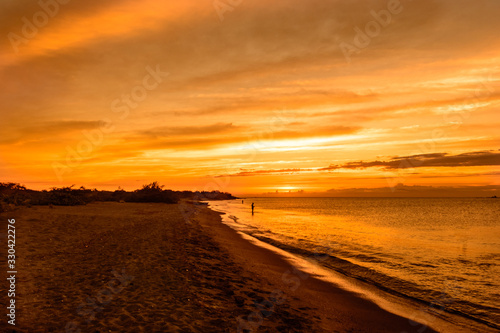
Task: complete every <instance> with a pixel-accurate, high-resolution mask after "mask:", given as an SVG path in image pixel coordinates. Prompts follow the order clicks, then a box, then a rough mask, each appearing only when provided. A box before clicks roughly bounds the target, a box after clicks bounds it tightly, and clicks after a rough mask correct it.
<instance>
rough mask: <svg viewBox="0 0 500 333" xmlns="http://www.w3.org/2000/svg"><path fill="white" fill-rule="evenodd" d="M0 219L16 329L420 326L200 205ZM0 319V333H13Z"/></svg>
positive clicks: (85, 209) (24, 213)
mask: <svg viewBox="0 0 500 333" xmlns="http://www.w3.org/2000/svg"><path fill="white" fill-rule="evenodd" d="M0 217H1V224H0V225H1V228H2V230H6V229H7V227H6V222H7V221H6V219H7V218H15V219H16V237H17V238H16V254H17V270H18V274H17V281H16V285H17V287H16V288H17V290H16V291H17V292H16V310H17V313H16V327H15V328H14V329H15V331H16V332H238V331H240V332H244V331H245V329H247V330H248V331H254V332H403V331H406V332H417V331H420V332H432V330H431V329H430V328H428V327H423V326H422V325H419V324H416V323H414V322H411V321H410V320H408V319H406V318H403V317H399V316H396V315H394V314H391V313H389V312H387V311H385V310H382V309H381V308H379V307H378V306H377V305H375V304H374V303H372V302H370V301H368V300H365V299H363V298H361V297H359V296H357V295H356V294H354V293H351V292H348V291H346V290H343V289H341V288H339V287H336V286H334V285H332V284H329V283H326V282H322V281H320V280H317V279H315V278H314V277H311V276H308V275H307V274H305V273H303V272H300V271H296V270H295V271H294V269H293V267H291V266H290V264H289V263H288V262H287V261H285V260H284V259H283V258H282V257H280V256H279V255H277V254H275V253H273V252H271V251H269V250H267V249H263V248H260V247H257V246H255V245H253V244H251V243H250V242H248V241H246V240H244V239H242V238H241V237H240V236H239V235H238V234H237V233H236V232H235V231H233V230H232V229H230V228H229V227H227V226H225V225H223V224H222V223H221V222H220V216H219V214H218V213H215V212H213V211H211V210H209V209H208V208H206V207H204V206H198V205H191V204H178V205H168V204H147V203H145V204H131V203H127V204H123V203H93V204H89V205H87V206H73V207H54V208H49V207H32V208H21V209H18V210H16V211H14V212H9V213H2V214H0ZM4 240H5V237H3V238H2V243H4ZM2 268H3V269H2V270H3V271H4V272H5V271H6V267H5V262H4V263H3V265H2ZM4 274H5V273H4ZM5 286H6V284H3V285H2V290H1V291H0V292H1V298H0V299H1V300H2V305H3V304H6V302H7V297H6V294H7V292H6V290H5ZM3 317H4V318H3V320H2V321H1V323H0V331H2V332H9V331H10V332H11V331H13V326H11V325H7V324H6V320H5V317H6V316H5V314H4V315H3ZM423 328H425V330H423Z"/></svg>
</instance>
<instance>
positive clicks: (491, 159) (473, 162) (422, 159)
mask: <svg viewBox="0 0 500 333" xmlns="http://www.w3.org/2000/svg"><path fill="white" fill-rule="evenodd" d="M497 165H500V153H499V152H498V151H478V152H469V153H463V154H459V155H449V154H448V153H434V154H419V155H411V156H401V157H393V158H391V159H390V160H388V161H369V162H363V161H359V162H349V163H345V164H341V165H334V164H332V165H330V166H328V167H326V168H321V169H320V170H321V171H334V170H338V169H366V168H383V169H411V168H424V167H425V168H430V167H472V166H497Z"/></svg>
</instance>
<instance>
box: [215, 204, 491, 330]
mask: <svg viewBox="0 0 500 333" xmlns="http://www.w3.org/2000/svg"><path fill="white" fill-rule="evenodd" d="M252 202H254V203H255V207H256V208H255V214H254V215H252V214H251V208H250V204H251V203H252ZM210 206H211V208H213V209H215V210H218V211H222V212H225V213H226V215H224V216H223V219H224V221H225V222H226V223H228V224H230V225H231V226H232V227H234V228H235V229H237V230H239V231H242V232H244V233H247V234H249V235H251V236H253V237H256V238H258V239H260V240H262V241H265V242H267V243H270V244H272V245H275V246H277V247H280V248H282V249H284V250H286V251H289V252H292V253H296V254H302V255H312V254H318V253H320V254H326V255H328V256H324V258H327V259H326V260H322V261H321V264H322V265H323V266H325V267H327V268H329V269H332V270H335V271H337V272H341V273H342V274H345V275H347V276H350V277H354V278H356V279H360V280H363V281H365V282H368V283H370V284H372V285H374V286H377V287H378V288H380V289H383V290H385V291H388V292H390V293H392V294H395V295H399V296H403V297H406V298H411V299H413V300H416V301H421V302H423V303H427V304H433V306H434V307H436V308H443V309H444V310H446V311H448V312H451V313H455V314H459V315H461V316H464V317H467V318H470V319H472V320H475V321H478V322H482V323H485V324H488V325H489V326H491V327H494V328H500V279H499V278H498V276H499V273H500V222H499V216H500V200H495V199H489V198H411V199H407V198H247V199H246V200H245V203H244V204H242V203H241V200H233V201H219V202H217V201H212V202H210Z"/></svg>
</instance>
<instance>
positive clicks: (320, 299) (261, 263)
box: [200, 208, 435, 332]
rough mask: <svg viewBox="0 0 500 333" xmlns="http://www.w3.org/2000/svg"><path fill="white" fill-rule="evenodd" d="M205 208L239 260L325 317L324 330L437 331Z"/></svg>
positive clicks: (216, 233)
mask: <svg viewBox="0 0 500 333" xmlns="http://www.w3.org/2000/svg"><path fill="white" fill-rule="evenodd" d="M205 209H206V212H205V214H207V216H208V217H207V218H205V220H201V219H200V224H201V225H202V226H205V227H206V228H207V230H208V232H210V233H212V235H213V237H214V238H215V239H216V240H217V242H218V243H219V244H220V245H221V246H223V247H224V249H225V250H227V251H228V252H230V254H231V256H232V257H234V258H235V261H236V262H238V263H239V264H240V265H243V267H244V269H245V270H248V271H251V272H252V273H254V274H256V275H259V276H265V277H266V279H268V281H270V282H271V284H272V285H273V286H275V287H276V288H277V289H278V290H280V291H282V292H283V293H284V294H286V295H287V299H290V300H291V303H292V304H294V306H296V307H304V306H306V307H309V308H310V309H311V311H310V312H311V313H310V315H311V316H312V317H318V318H321V322H320V326H321V328H322V329H323V330H325V331H327V332H328V331H341V332H343V331H350V330H354V331H358V332H403V331H406V332H418V331H420V332H423V331H425V332H435V331H434V330H433V329H432V328H430V327H427V326H425V325H423V324H416V323H415V322H413V321H411V320H409V319H407V318H404V317H402V316H398V315H395V314H393V313H391V312H389V311H387V310H384V309H382V308H380V307H379V306H378V305H377V304H375V303H374V302H372V301H369V300H367V299H365V298H363V297H362V296H360V295H359V294H356V293H354V292H352V291H348V290H346V289H344V288H341V287H340V286H338V285H337V286H336V285H333V284H332V283H330V282H326V281H324V280H322V279H319V278H317V277H315V276H314V275H313V274H311V273H308V272H305V271H302V270H301V269H297V267H294V266H292V264H291V263H290V262H289V261H287V260H286V258H285V257H283V256H282V255H280V254H278V253H277V252H276V251H273V250H271V249H269V248H265V247H261V246H258V245H256V244H255V242H251V241H250V240H249V239H244V237H242V235H241V234H240V233H238V232H237V231H235V230H234V229H232V228H230V227H229V226H227V225H225V224H223V223H222V221H221V218H220V215H221V213H219V212H216V211H212V210H210V208H205ZM210 215H212V217H210ZM248 237H250V236H248ZM245 238H246V237H245ZM254 326H256V325H254ZM257 326H258V325H257ZM423 328H425V330H423Z"/></svg>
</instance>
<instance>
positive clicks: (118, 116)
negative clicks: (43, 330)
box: [0, 0, 500, 194]
mask: <svg viewBox="0 0 500 333" xmlns="http://www.w3.org/2000/svg"><path fill="white" fill-rule="evenodd" d="M60 1H61V2H65V1H62V0H60ZM45 3H47V4H48V5H47V7H46V8H47V11H49V12H50V14H52V15H49V14H46V13H44V12H43V9H42V7H41V6H40V4H39V3H38V2H36V1H16V2H8V3H5V4H2V5H1V6H2V10H1V11H0V13H1V14H0V32H1V34H2V35H3V36H4V38H2V39H0V50H1V51H0V80H1V82H2V89H0V110H1V111H0V112H1V114H0V121H1V130H2V135H1V137H0V181H12V182H19V183H22V184H24V185H26V186H27V187H30V188H34V189H42V188H48V187H50V186H65V185H71V184H77V185H85V186H87V187H97V188H100V189H116V188H117V187H118V186H121V187H123V188H125V189H135V188H137V187H139V186H140V185H142V184H144V183H147V182H150V181H154V180H158V181H160V182H161V183H162V184H165V185H166V187H168V188H172V189H177V190H180V189H189V190H221V191H229V192H232V193H236V194H241V193H263V192H275V191H276V190H278V191H290V190H292V191H297V190H301V189H302V190H305V191H307V192H321V191H327V190H330V189H335V190H339V189H349V188H358V189H360V188H382V187H383V188H386V187H391V186H396V185H397V184H404V185H405V186H417V187H414V188H420V187H418V186H421V187H422V188H428V187H454V186H457V187H464V186H475V187H481V186H482V187H486V186H490V187H491V186H493V187H495V186H500V182H499V180H498V179H499V174H500V167H499V165H500V151H499V150H498V149H499V145H498V143H499V141H500V140H499V139H500V134H499V132H498V128H499V125H500V118H499V117H498V111H499V106H500V83H499V82H500V81H499V79H500V39H499V38H498V31H500V21H499V20H498V15H499V14H500V3H499V2H498V1H495V0H489V1H483V0H480V1H474V2H472V1H465V0H458V1H457V0H453V1H452V0H446V1H445V0H439V1H437V0H420V1H411V0H401V1H397V0H386V1H361V0H359V1H352V0H343V1H338V0H333V1H320V0H312V1H299V0H287V1H285V0H277V1H272V2H269V1H263V0H253V1H246V0H243V1H241V3H240V4H239V5H231V3H237V2H236V1H227V0H226V1H224V0H216V1H212V0H204V1H199V0H196V1H194V0H189V1H175V2H169V4H167V2H162V1H155V0H147V1H141V2H137V1H110V0H107V1H103V0H100V1H94V0H91V1H85V2H77V1H69V2H68V3H66V4H60V3H57V2H55V0H45ZM36 24H38V26H36ZM34 29H35V30H34ZM360 31H361V33H360ZM399 186H401V185H399Z"/></svg>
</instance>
